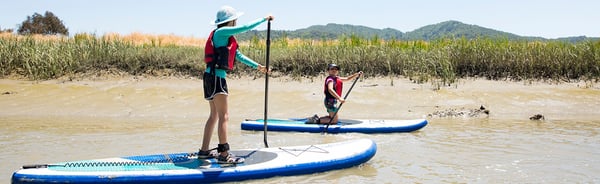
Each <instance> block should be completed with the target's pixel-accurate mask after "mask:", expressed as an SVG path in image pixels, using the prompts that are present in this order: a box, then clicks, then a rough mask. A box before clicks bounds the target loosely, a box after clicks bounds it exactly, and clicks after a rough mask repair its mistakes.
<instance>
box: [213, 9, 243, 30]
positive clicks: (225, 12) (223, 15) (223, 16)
mask: <svg viewBox="0 0 600 184" xmlns="http://www.w3.org/2000/svg"><path fill="white" fill-rule="evenodd" d="M243 14H244V12H237V11H236V10H235V9H233V8H232V7H231V6H223V7H221V9H220V10H219V11H218V12H217V20H215V22H213V23H212V25H219V24H222V23H226V22H229V21H232V20H235V19H237V18H238V17H240V16H242V15H243Z"/></svg>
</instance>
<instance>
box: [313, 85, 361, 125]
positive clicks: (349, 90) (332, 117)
mask: <svg viewBox="0 0 600 184" xmlns="http://www.w3.org/2000/svg"><path fill="white" fill-rule="evenodd" d="M358 78H360V75H358V77H356V79H354V82H352V86H350V89H348V92H347V93H346V95H345V96H344V100H346V98H348V95H349V94H350V92H351V91H352V88H354V84H356V81H358ZM342 105H344V103H341V104H340V106H339V107H338V109H337V111H335V113H333V116H331V117H329V123H327V126H325V129H323V132H322V133H321V134H324V133H327V129H329V125H330V124H331V122H332V121H333V119H334V117H335V116H337V113H338V112H340V109H341V108H342Z"/></svg>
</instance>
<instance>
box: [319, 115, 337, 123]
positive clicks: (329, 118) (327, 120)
mask: <svg viewBox="0 0 600 184" xmlns="http://www.w3.org/2000/svg"><path fill="white" fill-rule="evenodd" d="M333 114H335V112H330V113H329V116H325V117H321V118H320V119H319V122H320V123H322V124H327V123H329V121H330V120H331V117H332V116H333ZM338 116H339V113H338V114H336V115H335V117H334V118H333V120H331V124H336V123H337V121H338Z"/></svg>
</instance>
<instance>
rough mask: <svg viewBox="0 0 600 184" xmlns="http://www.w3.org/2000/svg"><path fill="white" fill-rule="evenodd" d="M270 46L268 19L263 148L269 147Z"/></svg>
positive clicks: (269, 22) (268, 23)
mask: <svg viewBox="0 0 600 184" xmlns="http://www.w3.org/2000/svg"><path fill="white" fill-rule="evenodd" d="M270 47H271V20H269V21H268V22H267V56H266V60H267V62H266V67H267V72H265V113H264V115H265V117H264V118H263V119H264V127H265V130H264V134H263V140H264V142H265V148H268V147H269V144H268V143H267V112H268V101H269V54H270Z"/></svg>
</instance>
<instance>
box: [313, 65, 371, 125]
mask: <svg viewBox="0 0 600 184" xmlns="http://www.w3.org/2000/svg"><path fill="white" fill-rule="evenodd" d="M339 70H340V67H339V66H338V65H336V64H333V63H332V64H329V65H328V66H327V72H328V73H329V76H327V78H325V85H324V90H323V92H324V93H325V100H324V104H325V108H326V109H327V113H328V114H329V115H328V116H324V117H320V118H319V116H318V115H316V114H315V115H314V116H313V117H311V118H309V119H308V121H307V123H322V124H327V123H331V124H337V122H338V117H339V113H336V112H337V111H338V110H339V105H337V103H338V101H339V102H340V105H341V104H342V103H344V102H346V100H344V99H343V98H342V87H343V83H344V82H345V81H349V80H352V79H354V78H356V77H359V76H360V75H362V74H363V72H362V71H359V72H356V73H354V74H352V75H350V76H348V77H340V76H338V75H339ZM334 115H335V117H333V120H332V119H331V117H332V116H334Z"/></svg>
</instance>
